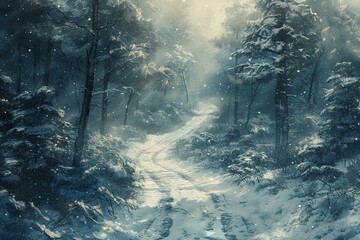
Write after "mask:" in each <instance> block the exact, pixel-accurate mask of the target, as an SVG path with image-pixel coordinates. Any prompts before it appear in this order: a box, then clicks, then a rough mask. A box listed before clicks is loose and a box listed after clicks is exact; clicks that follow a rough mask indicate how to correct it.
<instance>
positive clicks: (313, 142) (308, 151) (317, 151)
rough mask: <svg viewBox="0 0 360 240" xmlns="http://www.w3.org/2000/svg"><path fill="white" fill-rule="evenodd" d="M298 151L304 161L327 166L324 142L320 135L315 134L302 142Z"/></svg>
mask: <svg viewBox="0 0 360 240" xmlns="http://www.w3.org/2000/svg"><path fill="white" fill-rule="evenodd" d="M296 150H297V154H298V156H299V157H300V158H301V160H302V161H304V160H305V161H309V162H312V163H314V164H316V165H318V166H321V165H323V164H326V162H324V154H325V149H324V140H323V139H321V137H320V136H319V135H318V134H313V135H312V136H310V137H306V138H305V139H303V140H302V141H300V142H299V145H298V146H297V148H296ZM327 164H329V163H327Z"/></svg>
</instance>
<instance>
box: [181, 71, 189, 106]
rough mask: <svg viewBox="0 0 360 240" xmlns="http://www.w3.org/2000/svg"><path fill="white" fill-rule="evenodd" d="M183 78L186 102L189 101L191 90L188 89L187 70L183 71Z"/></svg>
mask: <svg viewBox="0 0 360 240" xmlns="http://www.w3.org/2000/svg"><path fill="white" fill-rule="evenodd" d="M181 78H182V80H183V84H184V88H185V94H186V102H187V103H188V102H189V90H188V86H187V81H186V73H185V70H184V71H183V72H182V73H181Z"/></svg>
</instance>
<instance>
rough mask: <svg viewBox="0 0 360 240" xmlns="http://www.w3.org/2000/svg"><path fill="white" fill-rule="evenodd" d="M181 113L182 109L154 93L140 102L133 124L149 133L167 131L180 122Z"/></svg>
mask: <svg viewBox="0 0 360 240" xmlns="http://www.w3.org/2000/svg"><path fill="white" fill-rule="evenodd" d="M182 111H184V109H182V108H181V107H180V106H177V105H176V104H175V103H172V102H170V101H169V100H167V99H166V98H165V97H164V96H163V95H162V94H161V93H159V92H157V91H155V92H154V93H152V94H151V95H150V96H148V97H146V98H145V99H143V100H142V103H141V105H140V109H139V110H136V111H135V112H134V114H133V117H132V118H133V124H134V125H135V126H136V127H139V128H141V129H144V130H145V131H146V132H150V133H156V132H162V131H167V130H169V129H170V128H172V127H174V126H175V125H176V124H180V123H181V122H182V120H181V114H182Z"/></svg>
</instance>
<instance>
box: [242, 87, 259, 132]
mask: <svg viewBox="0 0 360 240" xmlns="http://www.w3.org/2000/svg"><path fill="white" fill-rule="evenodd" d="M260 88H261V87H260V83H257V84H256V86H255V88H254V84H251V93H250V94H251V96H250V102H249V105H248V111H247V115H246V122H245V129H246V128H247V127H248V124H249V122H250V116H251V108H252V105H253V104H254V102H255V99H256V96H257V95H258V93H259V90H260Z"/></svg>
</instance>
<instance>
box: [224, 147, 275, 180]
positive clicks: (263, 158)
mask: <svg viewBox="0 0 360 240" xmlns="http://www.w3.org/2000/svg"><path fill="white" fill-rule="evenodd" d="M272 165H273V162H271V161H270V160H269V157H268V156H267V155H266V154H265V153H264V152H258V151H254V150H247V151H245V152H244V153H241V154H240V155H238V156H237V157H236V159H234V160H233V164H231V165H229V166H228V171H229V172H230V173H231V174H233V175H234V177H235V178H236V181H235V182H236V183H237V184H239V185H240V184H242V183H251V184H255V183H256V182H260V180H261V179H262V175H263V173H264V169H266V168H269V167H270V166H272Z"/></svg>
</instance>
